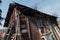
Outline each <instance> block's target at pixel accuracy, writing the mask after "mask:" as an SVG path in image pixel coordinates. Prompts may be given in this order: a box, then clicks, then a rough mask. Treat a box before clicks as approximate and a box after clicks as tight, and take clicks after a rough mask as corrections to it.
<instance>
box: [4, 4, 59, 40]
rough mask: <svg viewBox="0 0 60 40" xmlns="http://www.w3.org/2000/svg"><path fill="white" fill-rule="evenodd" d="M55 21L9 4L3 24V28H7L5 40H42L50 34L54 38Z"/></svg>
mask: <svg viewBox="0 0 60 40" xmlns="http://www.w3.org/2000/svg"><path fill="white" fill-rule="evenodd" d="M56 19H57V17H55V16H52V15H48V14H45V13H43V12H40V11H37V10H35V9H32V8H29V7H27V6H24V5H21V4H18V3H11V4H10V5H9V9H8V13H7V16H6V19H5V23H4V27H8V28H9V29H8V31H7V33H6V35H5V40H44V39H48V38H49V35H50V33H51V32H52V33H53V35H54V37H56V35H55V33H54V32H55V31H54V26H53V25H56V26H58V25H57V21H56ZM52 29H53V30H52ZM56 39H57V38H56Z"/></svg>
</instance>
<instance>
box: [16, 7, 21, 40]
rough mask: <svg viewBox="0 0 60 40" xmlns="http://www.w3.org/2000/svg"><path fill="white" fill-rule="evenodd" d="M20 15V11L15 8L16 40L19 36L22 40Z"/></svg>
mask: <svg viewBox="0 0 60 40" xmlns="http://www.w3.org/2000/svg"><path fill="white" fill-rule="evenodd" d="M19 14H20V11H18V10H17V9H16V8H15V21H16V35H15V40H16V39H17V36H19V37H20V39H19V40H21V34H20V20H19Z"/></svg>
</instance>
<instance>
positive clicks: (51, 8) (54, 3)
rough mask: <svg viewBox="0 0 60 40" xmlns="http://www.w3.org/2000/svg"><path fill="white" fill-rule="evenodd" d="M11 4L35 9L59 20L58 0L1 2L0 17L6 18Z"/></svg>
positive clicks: (59, 1)
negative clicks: (0, 15)
mask: <svg viewBox="0 0 60 40" xmlns="http://www.w3.org/2000/svg"><path fill="white" fill-rule="evenodd" d="M13 2H17V3H19V4H22V5H25V6H28V7H31V8H33V9H37V10H38V11H41V12H44V13H46V14H50V15H54V16H57V17H58V20H60V0H2V4H1V6H0V9H2V17H4V18H5V17H6V14H7V12H8V8H9V4H10V3H13ZM36 7H37V8H36ZM4 21H5V20H3V21H2V24H3V25H4ZM3 25H2V26H0V29H2V28H3Z"/></svg>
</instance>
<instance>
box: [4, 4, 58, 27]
mask: <svg viewBox="0 0 60 40" xmlns="http://www.w3.org/2000/svg"><path fill="white" fill-rule="evenodd" d="M16 6H18V7H17V9H18V10H20V11H21V12H23V13H24V12H26V13H27V15H31V16H33V14H31V13H29V14H28V12H33V11H34V12H36V13H38V14H40V15H46V16H50V17H54V18H57V17H56V16H52V15H48V14H46V13H43V12H40V11H38V10H35V9H32V8H30V7H27V6H24V5H21V4H18V3H11V4H10V5H9V9H8V12H7V15H6V19H5V23H4V27H7V26H8V23H9V20H10V16H11V14H12V12H13V9H14V8H16Z"/></svg>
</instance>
